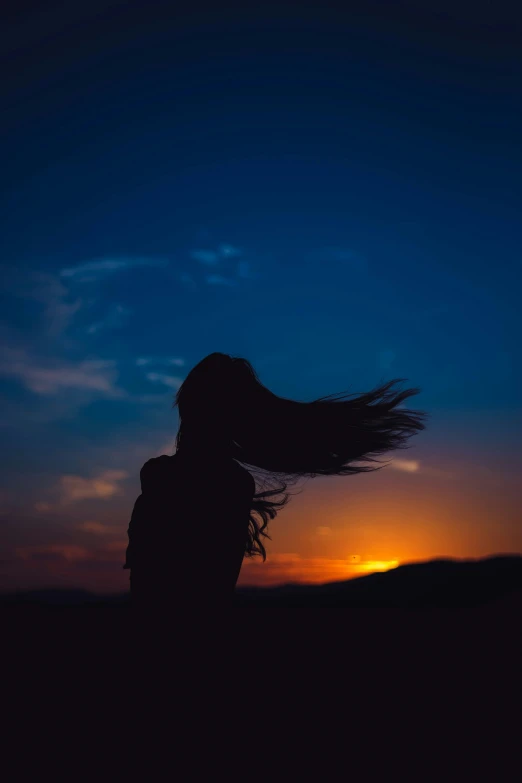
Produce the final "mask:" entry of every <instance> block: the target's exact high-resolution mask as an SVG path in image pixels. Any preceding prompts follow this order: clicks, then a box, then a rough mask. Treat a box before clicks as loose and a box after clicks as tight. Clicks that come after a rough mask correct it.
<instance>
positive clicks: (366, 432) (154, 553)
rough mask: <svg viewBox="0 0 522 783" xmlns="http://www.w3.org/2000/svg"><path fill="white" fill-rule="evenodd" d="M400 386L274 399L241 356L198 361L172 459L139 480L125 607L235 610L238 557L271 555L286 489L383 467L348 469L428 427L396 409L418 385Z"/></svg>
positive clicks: (420, 415)
mask: <svg viewBox="0 0 522 783" xmlns="http://www.w3.org/2000/svg"><path fill="white" fill-rule="evenodd" d="M401 380H403V379H397V380H393V381H389V382H388V383H385V384H383V385H380V386H378V387H377V388H376V389H374V390H373V391H370V392H368V393H366V394H360V395H354V394H347V393H345V392H340V393H338V394H333V395H329V396H327V397H321V398H319V399H317V400H314V401H312V402H298V401H295V400H289V399H285V398H283V397H279V396H277V395H275V394H273V393H272V392H271V391H269V390H268V389H267V388H266V387H265V386H263V384H262V383H261V382H260V380H259V378H258V376H257V374H256V373H255V371H254V369H253V367H252V365H251V364H250V362H248V361H247V360H246V359H242V358H234V357H231V356H229V355H227V354H223V353H212V354H210V355H209V356H207V357H205V358H204V359H203V360H202V361H201V362H199V364H197V365H196V366H195V367H194V368H193V369H192V370H191V372H190V373H189V374H188V376H187V377H186V379H185V381H184V382H183V384H182V385H181V387H180V389H179V390H178V392H177V394H176V397H175V401H174V405H175V406H176V405H177V406H178V411H179V417H180V426H179V429H178V434H177V438H176V453H175V454H174V455H172V456H166V455H162V456H161V457H156V458H153V459H150V460H148V462H146V463H145V464H144V465H143V467H142V469H141V472H140V479H141V490H142V491H141V495H140V496H139V497H138V499H137V500H136V503H135V505H134V509H133V513H132V517H131V521H130V524H129V529H128V538H129V545H128V548H127V557H126V562H125V565H124V566H123V567H124V568H127V569H130V572H131V573H130V587H131V601H132V604H133V605H134V606H138V607H143V608H146V609H147V610H151V609H156V608H162V609H171V610H172V609H176V608H180V609H186V608H188V607H191V608H192V607H202V608H203V607H208V606H216V607H224V606H227V605H231V604H232V599H233V594H234V588H235V585H236V582H237V579H238V576H239V572H240V570H241V564H242V561H243V558H244V557H245V556H246V557H253V556H256V555H261V556H262V558H263V560H265V559H266V550H265V547H264V545H263V543H262V537H265V538H270V536H269V535H268V532H267V526H268V522H269V520H271V519H274V517H275V516H276V514H277V512H278V510H279V509H280V508H281V507H282V506H284V505H285V504H286V503H287V501H288V497H289V496H288V494H283V493H285V490H286V489H287V487H288V485H289V484H293V483H295V482H296V481H297V480H298V479H300V478H302V477H310V478H314V477H315V476H317V475H336V476H341V475H352V474H356V473H363V472H369V471H373V470H380V469H381V468H382V467H383V466H382V465H380V466H379V467H371V466H368V465H355V464H353V463H354V462H361V461H366V462H378V460H376V459H375V456H376V455H379V454H383V453H385V452H387V451H391V450H394V449H402V448H407V447H408V446H407V440H408V439H409V437H410V436H412V435H414V434H416V433H417V432H419V431H420V430H422V429H424V426H425V425H424V423H423V420H424V418H425V417H426V415H427V414H426V413H424V412H421V411H414V410H407V409H405V408H403V406H402V404H401V403H403V402H404V400H405V399H407V398H408V397H411V396H412V395H415V394H418V392H419V389H406V390H403V391H396V390H394V389H392V386H393V385H394V384H395V383H398V382H399V381H401ZM245 465H246V466H248V469H247V468H246V467H245ZM253 473H254V474H255V478H254V476H253V475H252V474H253ZM274 479H275V483H276V485H275V486H274V485H273V481H274ZM256 483H257V484H259V485H260V487H261V490H260V491H258V492H256ZM271 483H272V488H270V485H271ZM277 484H279V486H277ZM267 485H268V487H269V488H268V489H267ZM280 494H282V497H281V499H279V500H274V499H272V500H271V499H270V498H273V497H274V496H276V495H280Z"/></svg>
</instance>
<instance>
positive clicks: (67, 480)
mask: <svg viewBox="0 0 522 783" xmlns="http://www.w3.org/2000/svg"><path fill="white" fill-rule="evenodd" d="M128 475H129V474H128V473H127V471H125V470H106V471H104V472H102V473H99V474H98V475H97V476H93V477H92V478H84V477H83V476H76V475H64V476H60V479H59V481H58V495H59V501H60V504H61V505H69V504H71V503H76V502H77V501H79V500H87V499H90V498H98V499H99V500H108V499H109V498H111V497H113V496H114V495H121V494H122V492H123V490H122V488H121V487H120V485H119V483H118V482H120V481H122V480H123V479H126V478H127V477H128Z"/></svg>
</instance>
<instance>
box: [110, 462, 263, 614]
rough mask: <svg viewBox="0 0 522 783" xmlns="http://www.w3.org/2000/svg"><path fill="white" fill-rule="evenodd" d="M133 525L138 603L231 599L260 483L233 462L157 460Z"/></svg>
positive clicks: (144, 476) (143, 475)
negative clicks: (253, 501) (256, 485)
mask: <svg viewBox="0 0 522 783" xmlns="http://www.w3.org/2000/svg"><path fill="white" fill-rule="evenodd" d="M140 479H141V488H142V494H141V495H140V496H139V498H138V499H137V501H136V504H135V507H134V511H133V515H132V519H131V522H130V525H129V531H128V535H129V547H128V550H127V562H126V565H125V567H127V568H130V569H131V595H132V601H133V604H141V605H147V606H149V607H150V608H154V606H157V607H159V606H162V607H163V606H186V605H191V604H194V605H206V604H216V603H217V604H223V603H226V602H227V601H228V602H229V601H231V599H232V596H233V591H234V587H235V584H236V581H237V578H238V576H239V572H240V570H241V563H242V561H243V556H244V553H245V545H246V541H247V531H248V524H249V516H250V508H251V501H252V498H253V496H254V493H255V482H254V479H253V477H252V476H251V474H250V473H249V472H248V471H247V470H246V469H245V468H243V467H242V466H241V465H239V464H238V463H237V462H236V461H235V460H233V459H220V460H215V461H213V462H212V464H209V460H208V459H204V458H198V457H197V456H194V455H190V456H187V455H182V454H181V452H178V453H176V454H175V455H173V456H172V457H168V456H166V455H163V456H161V457H157V458H154V459H151V460H149V461H148V462H146V463H145V465H144V466H143V468H142V470H141V472H140Z"/></svg>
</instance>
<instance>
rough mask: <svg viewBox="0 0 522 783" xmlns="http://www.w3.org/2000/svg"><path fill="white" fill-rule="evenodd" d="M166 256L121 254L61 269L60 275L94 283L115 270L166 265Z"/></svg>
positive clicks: (72, 279) (68, 278)
mask: <svg viewBox="0 0 522 783" xmlns="http://www.w3.org/2000/svg"><path fill="white" fill-rule="evenodd" d="M168 263H169V262H168V260H167V259H165V258H153V257H149V256H119V257H116V258H113V257H109V258H100V259H96V260H93V261H86V262H85V263H83V264H76V266H70V267H66V268H64V269H62V270H61V271H60V276H61V277H62V278H64V279H66V280H71V281H73V282H77V283H94V282H98V281H99V280H101V279H103V278H106V277H108V276H110V275H112V274H114V273H115V272H120V271H122V270H126V269H132V268H134V267H139V266H152V267H164V266H167V265H168Z"/></svg>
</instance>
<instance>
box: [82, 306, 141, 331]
mask: <svg viewBox="0 0 522 783" xmlns="http://www.w3.org/2000/svg"><path fill="white" fill-rule="evenodd" d="M131 313H132V310H130V309H129V308H128V307H123V305H121V304H115V305H113V306H112V307H111V308H110V310H109V312H108V313H107V315H106V316H105V318H103V319H102V320H101V321H96V322H95V323H93V324H91V325H90V326H89V327H88V328H87V329H86V332H87V334H97V333H98V332H101V331H104V330H106V329H118V328H120V327H121V326H123V325H124V323H125V321H126V319H127V316H129V315H130V314H131Z"/></svg>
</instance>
